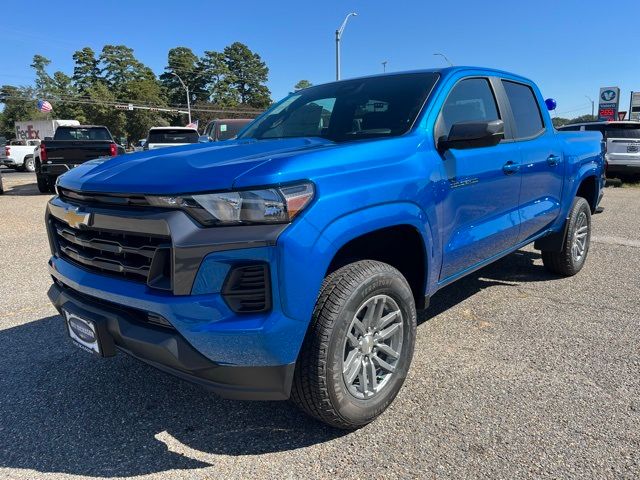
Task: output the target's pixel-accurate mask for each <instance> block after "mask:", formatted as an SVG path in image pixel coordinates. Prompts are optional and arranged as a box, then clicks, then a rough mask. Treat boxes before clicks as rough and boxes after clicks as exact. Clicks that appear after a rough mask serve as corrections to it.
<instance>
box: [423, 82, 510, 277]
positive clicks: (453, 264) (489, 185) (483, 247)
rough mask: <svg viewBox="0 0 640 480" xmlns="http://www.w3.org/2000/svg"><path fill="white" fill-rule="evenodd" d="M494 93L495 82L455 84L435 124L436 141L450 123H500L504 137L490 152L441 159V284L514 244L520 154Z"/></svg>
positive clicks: (458, 153)
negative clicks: (501, 121) (502, 126)
mask: <svg viewBox="0 0 640 480" xmlns="http://www.w3.org/2000/svg"><path fill="white" fill-rule="evenodd" d="M495 87H496V80H495V79H493V80H490V79H489V78H485V77H473V78H465V79H462V80H460V81H459V82H458V83H457V84H456V85H455V86H454V87H453V88H452V89H451V92H450V93H449V95H448V97H447V99H446V100H445V102H444V104H443V107H442V110H441V112H440V114H439V117H438V120H437V122H436V138H440V136H441V135H447V134H448V132H449V131H450V129H451V126H452V125H453V124H454V123H458V122H469V121H484V120H497V119H502V120H503V121H504V122H505V132H506V137H507V138H506V139H505V140H503V141H502V142H501V143H499V144H498V145H495V146H491V147H479V148H468V149H450V150H447V151H446V152H445V153H444V154H443V155H442V160H443V161H442V164H441V165H442V169H443V176H444V180H445V181H444V182H442V189H443V190H444V191H443V196H444V199H443V201H442V203H441V205H442V211H441V218H442V224H443V225H442V244H443V248H444V250H443V258H442V270H441V273H440V281H441V282H446V281H447V280H449V279H451V278H452V277H456V276H458V275H460V274H463V273H465V271H466V270H469V269H471V268H473V267H474V266H475V265H477V264H479V263H481V262H484V261H485V260H488V259H489V258H491V257H493V256H495V255H498V254H500V253H501V252H503V251H505V250H507V249H509V248H510V247H512V246H513V245H515V243H516V241H517V237H518V232H519V217H518V198H519V196H520V174H519V164H520V154H519V151H518V147H517V145H515V144H514V143H513V142H512V141H511V140H510V138H509V137H510V136H511V135H510V128H509V127H510V126H509V120H508V118H507V116H506V115H505V114H504V112H505V107H504V99H503V98H502V97H501V96H496V88H495Z"/></svg>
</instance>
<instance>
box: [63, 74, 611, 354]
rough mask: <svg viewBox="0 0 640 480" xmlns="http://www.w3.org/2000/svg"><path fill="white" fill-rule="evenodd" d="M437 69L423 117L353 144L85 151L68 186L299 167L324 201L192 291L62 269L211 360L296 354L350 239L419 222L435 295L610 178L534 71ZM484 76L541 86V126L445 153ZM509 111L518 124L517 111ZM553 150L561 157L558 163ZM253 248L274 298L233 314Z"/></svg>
mask: <svg viewBox="0 0 640 480" xmlns="http://www.w3.org/2000/svg"><path fill="white" fill-rule="evenodd" d="M438 73H439V75H440V78H439V80H438V82H437V84H436V86H435V88H434V90H433V92H432V93H431V95H430V97H429V99H428V100H427V103H426V105H425V107H424V108H423V111H422V113H421V114H420V116H419V117H418V118H417V120H416V122H415V125H414V127H413V128H412V129H411V130H410V131H409V132H408V133H406V134H405V135H402V136H400V137H396V138H389V139H377V140H362V141H357V142H348V143H342V144H334V143H332V142H329V141H326V140H323V139H317V138H313V139H306V138H293V139H284V140H263V141H247V140H241V141H229V142H221V143H219V144H205V145H194V146H190V147H177V148H167V149H163V150H157V151H152V152H143V153H136V154H131V155H127V156H122V157H117V158H115V159H113V160H109V161H106V162H104V163H102V164H100V165H88V164H85V165H83V166H80V167H78V168H76V169H74V170H73V171H70V172H69V173H67V174H65V175H64V176H63V177H61V184H62V186H64V187H67V188H71V189H79V190H88V191H93V192H100V191H102V192H111V193H118V192H121V193H155V194H171V193H189V192H200V191H213V190H226V189H232V188H245V187H256V186H265V185H280V184H286V183H289V182H297V181H301V180H310V181H312V182H313V183H314V184H315V187H316V196H315V198H314V200H313V203H312V204H311V205H310V206H309V207H308V208H307V209H306V210H305V211H304V212H303V213H302V214H301V215H300V216H299V217H298V218H296V219H295V220H294V221H293V223H291V224H290V225H289V226H288V227H287V228H286V229H285V230H284V232H283V233H282V234H281V235H280V237H279V238H278V240H277V244H276V245H275V246H273V247H261V248H252V249H246V248H245V249H241V250H230V251H225V252H218V253H214V254H210V255H208V256H207V257H206V258H204V259H203V261H202V264H201V266H200V268H199V271H198V274H197V276H196V280H195V282H194V285H193V290H192V295H190V296H182V297H178V296H172V295H171V294H169V293H166V292H159V291H155V290H153V289H149V288H148V287H146V286H144V285H140V284H133V283H131V282H127V281H123V280H118V279H114V278H110V277H105V276H101V275H96V274H90V273H87V272H86V271H84V270H81V269H78V268H76V267H73V266H72V265H70V264H68V263H67V262H65V261H63V260H60V259H57V258H54V259H53V265H54V267H55V268H52V269H51V272H52V274H53V275H54V276H56V277H59V278H60V279H61V280H62V281H64V282H65V283H67V284H68V285H70V286H72V287H73V288H76V289H78V290H79V291H81V292H83V293H86V294H88V295H95V296H99V297H101V298H105V299H107V300H109V301H112V302H115V303H121V304H124V305H129V306H133V307H135V308H139V309H142V310H147V311H150V312H154V313H157V314H160V315H163V316H164V317H165V318H167V319H168V320H169V321H170V322H171V323H172V324H173V325H174V326H175V327H176V328H177V329H178V330H179V331H180V333H181V334H182V335H183V336H184V337H185V338H186V339H187V340H188V341H189V342H190V343H191V344H192V345H193V346H194V347H196V348H197V349H198V350H199V351H201V352H202V353H203V354H205V355H206V356H207V357H208V358H210V359H211V360H214V361H217V362H222V363H229V364H234V365H282V364H286V363H290V362H293V361H295V359H296V358H297V355H298V351H299V349H300V346H301V344H302V340H303V338H304V334H305V332H306V329H307V326H308V323H309V320H310V318H311V313H312V311H313V308H314V305H315V302H316V298H317V295H318V292H319V289H320V285H321V283H322V281H323V278H324V277H325V274H326V272H327V269H328V267H329V265H330V263H331V260H332V258H333V257H334V255H335V254H336V253H337V252H338V250H339V249H340V248H341V247H342V246H343V245H345V244H346V243H347V242H349V241H350V240H353V239H354V238H357V237H358V236H361V235H363V234H366V233H368V232H373V231H375V230H378V229H381V228H386V227H391V226H396V225H406V226H409V227H411V228H413V229H415V231H416V232H418V234H419V236H420V238H421V239H422V241H423V245H424V251H425V257H426V262H427V265H426V273H425V288H424V290H425V294H427V295H431V294H433V293H434V292H435V291H437V290H438V289H439V288H441V287H442V286H444V285H446V284H448V283H450V282H451V281H453V280H455V279H457V278H460V277H461V276H464V275H466V274H468V273H469V272H472V271H474V270H475V269H477V268H480V267H482V266H484V265H486V264H487V263H488V262H490V261H493V260H495V259H497V258H500V257H501V256H503V255H506V254H508V253H510V252H512V251H514V250H515V249H517V248H520V247H522V246H523V245H526V244H527V243H530V242H531V241H533V240H534V239H536V238H538V237H540V236H542V235H545V234H547V233H550V232H556V231H560V230H561V229H562V227H563V224H564V220H565V218H566V216H567V213H568V211H569V208H570V206H571V202H572V200H573V198H574V197H575V195H576V191H577V189H578V187H579V185H580V183H581V182H582V181H583V179H585V178H587V177H595V178H596V179H597V185H598V188H599V189H601V188H602V187H603V180H602V169H603V158H602V154H601V151H600V134H599V133H591V132H560V133H558V132H555V130H554V129H553V127H552V124H551V119H550V117H549V113H548V110H547V108H545V103H544V100H543V98H542V96H541V95H540V92H539V90H538V88H537V87H536V86H535V84H533V83H532V82H531V81H529V80H527V79H525V78H522V77H519V76H516V75H512V74H508V73H504V72H498V71H494V70H487V69H478V68H467V67H455V68H447V69H443V70H439V71H438ZM476 76H492V77H499V78H504V79H508V80H512V81H516V82H523V83H525V84H527V85H530V86H531V87H532V89H533V91H534V92H535V95H536V98H537V100H538V103H539V107H540V111H541V115H542V117H543V120H544V123H545V129H544V131H542V132H541V133H540V135H538V136H536V138H532V139H526V140H523V141H513V140H510V139H507V140H506V141H503V142H502V143H500V144H499V145H497V146H495V147H485V148H474V149H467V150H449V151H448V152H447V153H446V154H444V155H442V154H440V153H439V152H437V150H436V148H435V139H434V126H435V124H436V121H437V118H438V115H439V112H440V109H441V107H442V105H443V103H444V101H445V99H446V97H447V95H448V93H449V92H450V91H451V88H452V87H453V86H454V85H455V84H456V82H458V81H460V80H461V79H464V78H467V77H476ZM503 119H504V120H505V123H506V124H507V125H508V124H509V118H508V115H506V112H505V116H504V118H503ZM550 155H553V156H554V158H555V157H557V159H558V161H557V164H555V165H550V164H549V161H548V157H549V156H550ZM508 161H511V162H513V163H514V164H515V165H516V166H517V168H516V169H515V173H513V174H511V175H506V174H505V173H504V171H503V165H504V164H505V163H507V162H508ZM398 248H402V246H401V245H399V246H398ZM247 260H258V261H267V262H269V264H270V267H271V276H272V283H273V309H272V310H271V311H270V312H268V313H266V314H255V315H236V314H233V312H231V311H230V310H229V308H228V307H227V305H226V304H225V302H224V300H223V299H222V297H221V296H220V294H219V292H220V290H221V288H222V284H223V282H224V279H225V276H226V273H227V272H228V269H229V267H230V266H231V265H233V264H234V263H236V262H239V261H242V262H244V261H247Z"/></svg>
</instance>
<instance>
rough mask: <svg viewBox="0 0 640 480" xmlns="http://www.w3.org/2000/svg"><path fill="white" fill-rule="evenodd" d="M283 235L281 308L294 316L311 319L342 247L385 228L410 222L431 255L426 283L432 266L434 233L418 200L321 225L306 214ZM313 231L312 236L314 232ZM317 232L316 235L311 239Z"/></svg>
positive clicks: (435, 268)
mask: <svg viewBox="0 0 640 480" xmlns="http://www.w3.org/2000/svg"><path fill="white" fill-rule="evenodd" d="M300 220H301V221H300V222H297V223H295V224H294V225H292V226H291V227H293V228H289V229H287V230H285V232H284V233H283V234H282V235H281V236H280V238H279V239H278V246H279V249H280V252H281V255H280V256H279V258H280V272H281V279H280V281H281V282H282V285H283V288H282V292H284V294H283V295H282V298H281V300H282V308H283V310H284V312H285V313H286V314H287V315H288V316H290V317H292V318H296V319H300V320H303V321H305V320H306V321H307V322H308V321H309V319H310V318H311V314H312V312H313V308H314V306H315V303H316V298H317V296H318V293H319V291H320V287H321V285H322V281H323V280H324V277H325V274H326V272H327V270H328V268H329V266H330V264H331V262H332V260H333V258H334V256H335V255H336V253H337V252H338V250H340V248H341V247H343V246H344V245H346V244H347V243H348V242H350V241H351V240H354V239H355V238H357V237H360V236H362V235H365V234H367V233H371V232H374V231H376V230H380V229H383V228H388V227H393V226H399V225H409V226H412V227H414V228H415V229H416V230H417V231H418V232H419V234H420V236H421V237H422V240H423V243H424V247H425V255H426V258H427V265H428V266H429V267H430V268H428V269H427V279H426V280H427V285H432V279H431V278H430V277H431V275H432V274H433V272H434V271H438V270H439V265H434V263H433V262H432V259H433V258H434V245H433V232H432V231H431V227H430V225H431V223H430V221H429V218H428V215H427V214H426V213H425V212H424V211H423V210H422V209H420V208H419V207H418V206H417V205H416V204H414V203H410V202H394V203H385V204H381V205H375V206H371V207H367V208H364V209H360V210H356V211H352V212H350V213H348V214H345V215H343V216H341V217H338V218H336V219H335V220H333V221H332V222H331V223H329V224H328V225H326V226H325V227H324V228H322V229H319V228H317V227H316V226H315V225H313V224H312V223H311V222H309V221H308V220H306V219H304V218H302V219H300ZM312 232H313V235H310V234H311V233H312ZM311 236H313V237H315V238H313V239H311V238H310V237H311Z"/></svg>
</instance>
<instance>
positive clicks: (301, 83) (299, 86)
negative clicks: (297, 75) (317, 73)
mask: <svg viewBox="0 0 640 480" xmlns="http://www.w3.org/2000/svg"><path fill="white" fill-rule="evenodd" d="M312 86H313V83H311V82H310V81H309V80H300V81H299V82H298V83H296V84H295V85H294V86H293V89H294V90H296V91H298V90H302V89H303V88H309V87H312Z"/></svg>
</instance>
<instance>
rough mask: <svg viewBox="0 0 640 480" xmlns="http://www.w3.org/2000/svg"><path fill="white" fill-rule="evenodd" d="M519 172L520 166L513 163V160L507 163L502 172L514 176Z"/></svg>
mask: <svg viewBox="0 0 640 480" xmlns="http://www.w3.org/2000/svg"><path fill="white" fill-rule="evenodd" d="M518 170H520V164H519V163H515V162H512V161H511V160H509V161H508V162H507V163H505V164H504V166H503V167H502V171H503V172H504V173H505V175H513V174H514V173H517V172H518Z"/></svg>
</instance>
